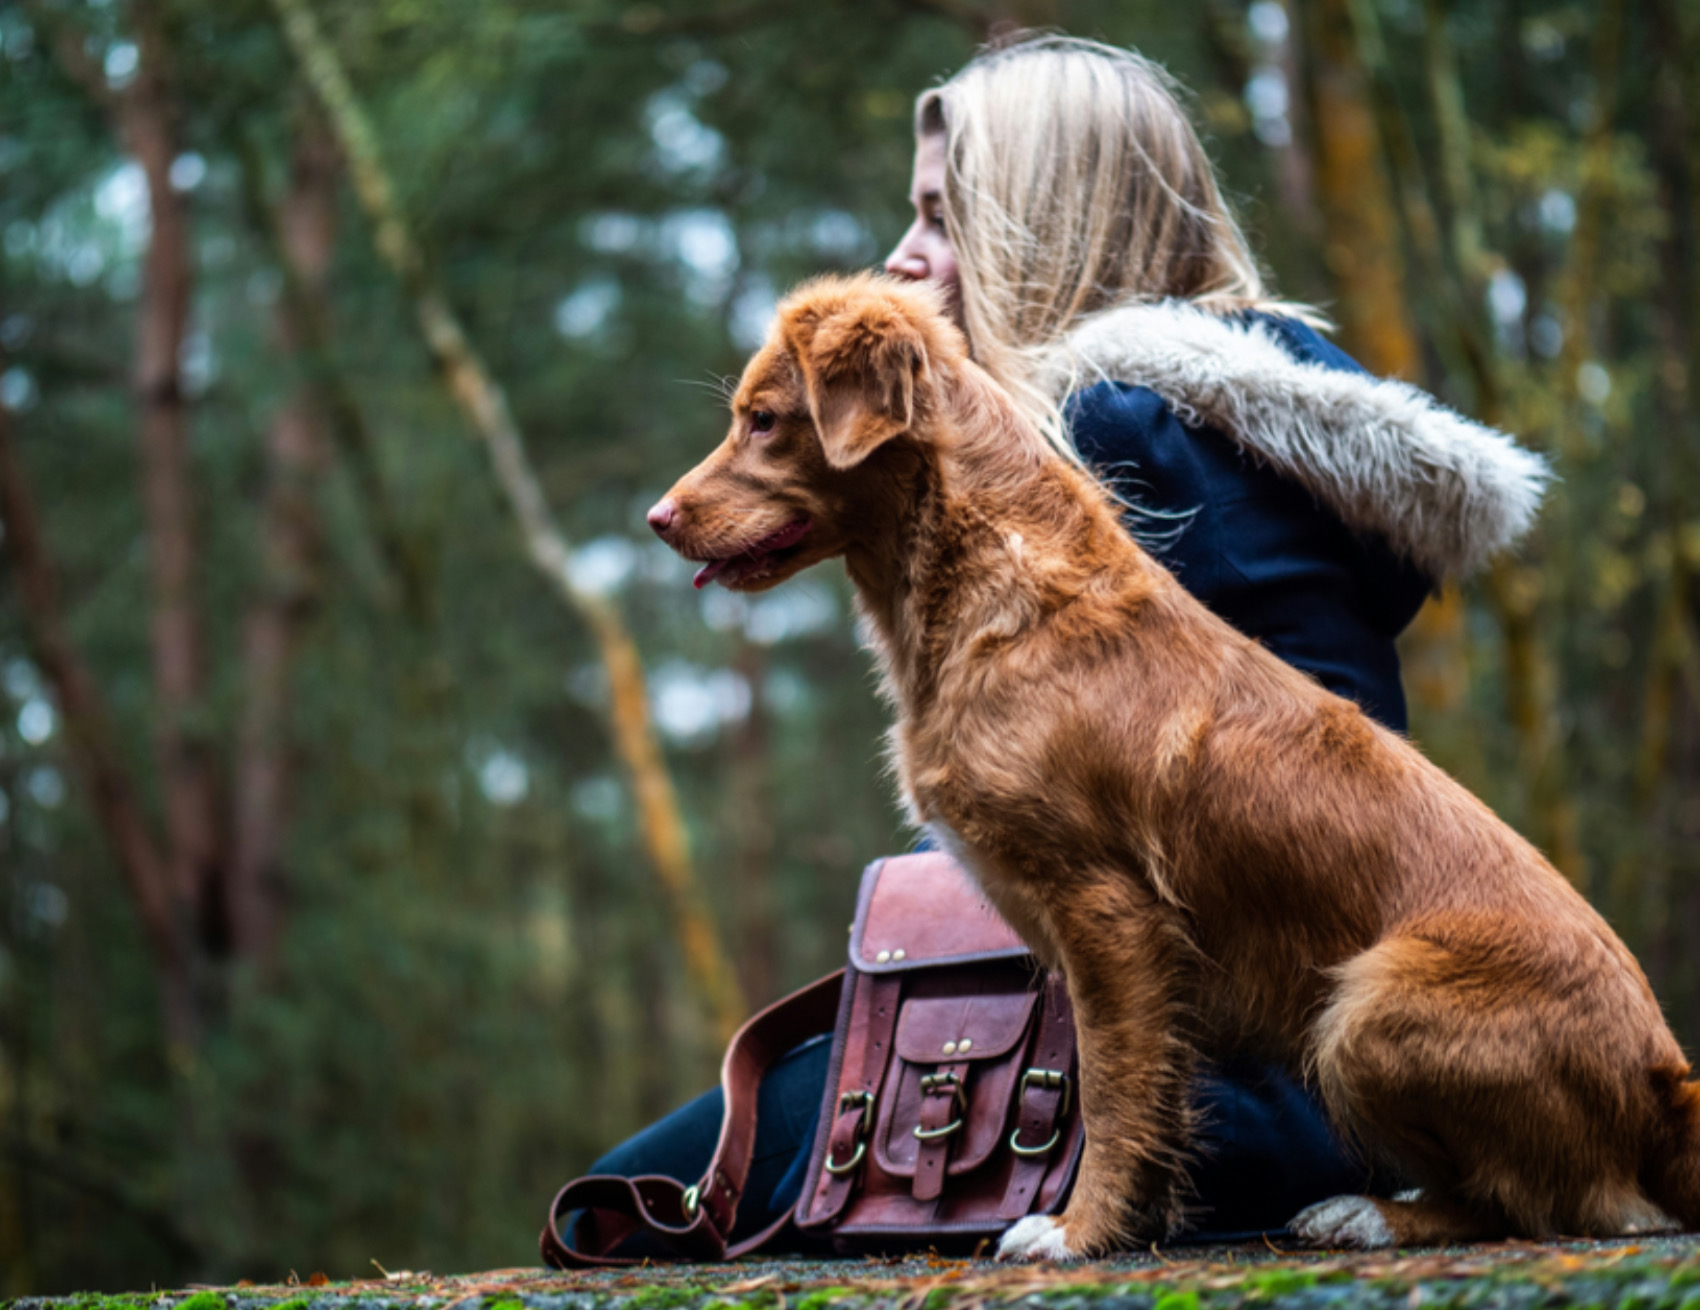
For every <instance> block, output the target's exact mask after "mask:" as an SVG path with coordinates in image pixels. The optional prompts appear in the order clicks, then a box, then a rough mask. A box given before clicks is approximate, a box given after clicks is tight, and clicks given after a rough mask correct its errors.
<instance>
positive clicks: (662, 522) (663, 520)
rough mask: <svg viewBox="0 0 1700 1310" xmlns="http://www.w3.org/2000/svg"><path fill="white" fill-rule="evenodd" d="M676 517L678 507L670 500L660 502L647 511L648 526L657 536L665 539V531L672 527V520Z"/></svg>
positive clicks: (677, 515)
mask: <svg viewBox="0 0 1700 1310" xmlns="http://www.w3.org/2000/svg"><path fill="white" fill-rule="evenodd" d="M678 517H679V507H678V506H677V505H676V504H674V503H673V501H672V500H671V499H670V498H669V499H666V500H660V501H657V502H656V503H655V506H654V507H653V508H652V509H651V510H650V511H649V514H648V518H649V526H650V527H652V528H654V529H655V531H656V533H657V534H658V535H660V536H663V537H665V536H666V535H667V529H668V528H670V527H672V526H673V520H675V519H676V518H678Z"/></svg>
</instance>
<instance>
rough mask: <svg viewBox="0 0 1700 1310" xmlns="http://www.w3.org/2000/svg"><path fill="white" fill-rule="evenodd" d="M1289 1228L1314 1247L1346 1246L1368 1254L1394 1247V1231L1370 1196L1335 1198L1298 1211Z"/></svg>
mask: <svg viewBox="0 0 1700 1310" xmlns="http://www.w3.org/2000/svg"><path fill="white" fill-rule="evenodd" d="M1287 1226H1288V1227H1289V1228H1291V1229H1292V1230H1293V1232H1294V1233H1295V1234H1296V1235H1297V1236H1298V1237H1299V1238H1300V1239H1301V1240H1302V1241H1305V1242H1308V1243H1310V1245H1312V1246H1345V1247H1352V1248H1354V1249H1356V1250H1359V1251H1368V1250H1372V1249H1374V1248H1375V1247H1378V1246H1392V1245H1393V1230H1392V1229H1391V1228H1389V1227H1388V1226H1387V1220H1386V1219H1384V1218H1382V1215H1381V1211H1380V1210H1379V1209H1378V1208H1377V1207H1376V1204H1375V1202H1374V1201H1372V1200H1370V1199H1369V1197H1367V1196H1336V1197H1335V1198H1334V1199H1333V1200H1331V1201H1323V1202H1322V1203H1321V1204H1320V1205H1313V1206H1311V1207H1310V1208H1309V1209H1308V1210H1301V1211H1299V1213H1298V1214H1297V1215H1295V1216H1294V1218H1293V1221H1292V1223H1290V1224H1288V1225H1287Z"/></svg>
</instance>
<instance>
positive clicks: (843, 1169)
mask: <svg viewBox="0 0 1700 1310" xmlns="http://www.w3.org/2000/svg"><path fill="white" fill-rule="evenodd" d="M867 1153H868V1144H867V1143H866V1142H864V1141H863V1140H862V1139H861V1138H859V1137H858V1138H857V1139H856V1154H854V1155H852V1156H851V1157H850V1158H849V1159H848V1160H846V1161H845V1162H844V1163H843V1164H834V1163H833V1162H832V1156H830V1155H828V1156H827V1157H826V1171H827V1173H829V1174H847V1173H849V1172H850V1171H851V1170H852V1169H854V1168H855V1167H856V1166H857V1165H859V1164H861V1163H862V1157H863V1156H864V1155H866V1154H867Z"/></svg>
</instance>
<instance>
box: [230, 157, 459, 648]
mask: <svg viewBox="0 0 1700 1310" xmlns="http://www.w3.org/2000/svg"><path fill="white" fill-rule="evenodd" d="M235 147H236V151H237V155H238V157H239V158H240V160H241V162H242V174H241V175H242V190H243V195H244V199H245V201H246V204H247V207H248V211H249V217H250V220H251V221H252V222H253V223H254V225H255V226H256V227H257V228H258V229H259V230H260V231H262V232H263V233H264V234H265V236H266V238H267V240H268V241H269V242H270V244H271V246H272V249H273V251H274V252H275V255H276V259H277V265H278V269H279V271H280V272H281V273H282V275H283V294H284V298H285V300H286V301H287V308H286V312H287V313H288V315H289V319H290V323H291V330H292V332H293V335H294V340H295V348H294V351H293V354H294V356H295V361H296V363H297V365H298V366H299V367H300V368H302V369H303V370H304V371H305V372H306V373H307V375H308V379H309V383H310V386H311V388H312V390H313V392H314V399H315V401H316V403H317V404H318V406H319V408H320V409H321V410H322V411H323V414H324V417H325V420H326V423H327V426H328V428H329V431H330V435H331V437H332V439H333V440H334V441H335V442H336V444H337V447H338V449H339V451H340V452H341V454H342V456H343V458H344V459H345V460H346V461H347V463H348V467H349V471H350V473H351V474H352V475H353V479H354V487H355V491H356V493H357V494H358V496H359V498H360V503H361V505H362V506H363V507H364V509H365V511H366V516H367V519H368V521H369V523H370V526H371V530H372V533H373V535H374V536H375V537H376V538H377V545H378V555H379V558H381V559H382V560H383V563H384V567H385V569H386V571H387V572H388V573H389V575H390V581H391V583H392V584H393V585H394V587H395V594H396V596H397V597H399V599H400V602H401V610H402V613H403V615H404V616H405V617H406V618H407V620H408V621H409V622H410V623H412V624H413V625H414V627H416V628H419V629H421V630H428V629H430V628H432V627H434V626H435V624H436V606H435V603H434V597H433V595H432V592H431V587H430V584H429V581H428V579H427V576H426V572H427V571H426V567H425V554H426V552H425V548H424V544H423V543H422V542H420V541H418V540H416V539H415V538H414V537H413V536H412V535H411V534H410V533H409V532H408V531H407V528H406V526H405V525H404V524H403V522H402V518H401V515H400V514H399V513H398V512H397V510H396V507H395V501H394V499H393V498H392V497H391V496H390V492H389V488H388V486H387V485H386V483H385V481H384V474H383V469H382V468H381V467H380V466H379V463H378V443H377V438H376V437H375V435H374V434H373V432H372V428H371V425H370V424H369V423H368V422H367V420H366V413H365V410H364V409H362V408H361V405H360V400H359V397H358V396H357V395H356V394H355V391H354V388H353V387H352V386H350V385H349V381H348V376H347V374H346V373H345V372H344V370H343V369H342V368H341V367H339V366H338V364H337V362H336V358H335V354H334V352H333V350H332V348H331V326H330V323H331V315H330V305H329V302H328V299H327V297H326V294H325V288H324V285H323V281H322V279H309V278H307V277H305V276H304V274H303V269H302V267H301V265H300V262H299V261H298V260H297V259H295V258H294V257H292V255H291V254H290V252H289V249H288V246H287V243H286V242H285V240H284V233H283V222H282V218H281V215H280V214H279V212H278V210H277V207H276V206H274V205H273V204H272V203H271V202H270V201H269V200H268V199H267V198H266V194H265V168H264V163H263V156H262V155H261V152H260V149H259V146H258V144H257V143H256V142H255V141H254V140H252V139H251V138H250V137H248V136H246V135H244V136H241V137H240V138H239V139H238V140H237V142H236V143H235ZM340 164H341V160H340V157H333V158H332V159H331V160H328V161H327V166H329V167H331V168H337V169H340ZM391 603H393V601H392V602H391Z"/></svg>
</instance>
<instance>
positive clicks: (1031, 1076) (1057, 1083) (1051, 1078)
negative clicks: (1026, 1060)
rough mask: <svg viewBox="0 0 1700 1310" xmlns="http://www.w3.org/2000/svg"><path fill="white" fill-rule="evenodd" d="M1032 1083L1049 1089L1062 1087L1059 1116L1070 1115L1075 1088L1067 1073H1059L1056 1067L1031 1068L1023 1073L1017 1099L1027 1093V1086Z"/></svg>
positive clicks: (1017, 1090) (1063, 1117)
mask: <svg viewBox="0 0 1700 1310" xmlns="http://www.w3.org/2000/svg"><path fill="white" fill-rule="evenodd" d="M1030 1084H1031V1085H1035V1086H1039V1087H1043V1088H1045V1089H1046V1090H1047V1091H1049V1090H1051V1089H1052V1088H1057V1087H1060V1088H1062V1105H1061V1106H1060V1107H1059V1108H1058V1110H1057V1118H1059V1119H1066V1118H1067V1117H1068V1107H1069V1097H1070V1095H1071V1094H1072V1093H1073V1091H1074V1089H1073V1087H1071V1086H1070V1084H1069V1081H1068V1075H1067V1074H1065V1073H1059V1072H1058V1071H1057V1070H1055V1069H1029V1070H1028V1071H1027V1072H1026V1073H1024V1074H1022V1075H1021V1085H1020V1086H1019V1087H1018V1088H1016V1091H1015V1099H1016V1100H1017V1101H1019V1100H1020V1099H1021V1098H1022V1097H1024V1096H1026V1095H1027V1088H1028V1086H1029V1085H1030Z"/></svg>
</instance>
